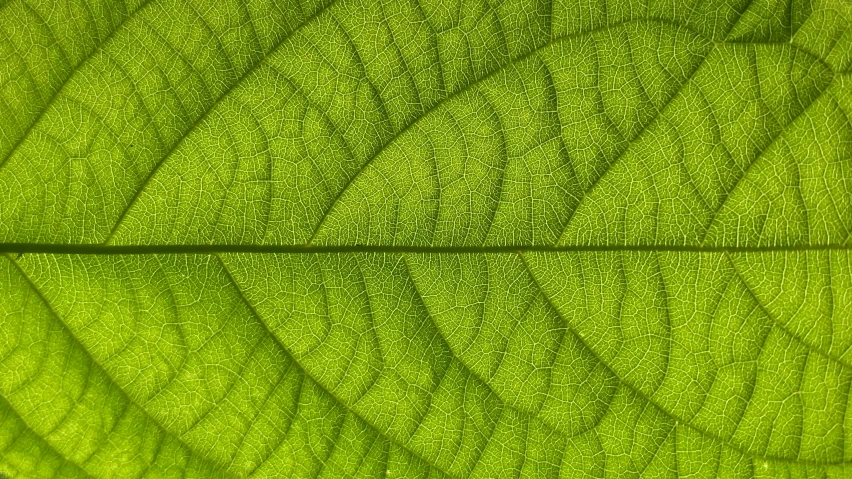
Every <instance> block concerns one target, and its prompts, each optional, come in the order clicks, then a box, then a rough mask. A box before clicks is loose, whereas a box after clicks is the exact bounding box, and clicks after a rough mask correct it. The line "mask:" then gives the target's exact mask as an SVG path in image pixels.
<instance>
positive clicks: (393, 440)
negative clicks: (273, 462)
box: [216, 255, 453, 479]
mask: <svg viewBox="0 0 852 479" xmlns="http://www.w3.org/2000/svg"><path fill="white" fill-rule="evenodd" d="M216 260H217V261H218V262H219V264H220V265H221V266H222V270H223V271H224V273H225V275H226V276H227V277H228V280H230V282H231V284H232V285H233V286H234V289H235V290H236V291H237V294H239V295H240V300H241V301H242V302H243V304H245V305H246V307H247V308H248V309H249V311H251V313H252V315H253V316H254V317H255V319H257V322H258V323H259V324H260V326H261V327H262V328H263V329H264V331H266V333H267V334H269V336H270V337H271V338H272V340H273V341H274V342H275V344H276V345H278V347H279V348H281V351H282V352H284V354H286V355H287V357H288V358H289V359H290V361H292V363H293V364H294V365H296V367H298V368H299V369H300V370H301V371H302V374H304V376H305V378H307V379H308V380H310V381H311V382H312V383H313V384H314V385H316V387H317V388H319V389H320V390H322V391H323V392H324V393H325V394H327V395H328V396H329V397H330V398H331V399H333V400H334V401H335V402H336V403H337V404H339V405H340V406H341V407H343V409H344V410H345V411H346V412H347V413H348V414H351V415H352V416H353V417H355V418H357V419H359V420H361V421H363V422H364V424H366V425H367V426H369V427H370V429H372V430H373V431H375V432H376V435H378V436H381V437H383V438H385V439H386V440H387V441H388V443H389V444H393V445H396V446H397V447H399V448H400V449H401V450H403V451H406V452H408V454H411V455H412V456H413V457H415V458H417V459H418V460H420V461H422V462H423V463H424V464H426V465H427V466H428V467H429V468H431V469H433V470H435V471H437V472H440V473H441V474H442V475H444V476H446V477H448V478H451V479H452V478H453V476H452V475H451V474H450V473H448V472H446V471H444V470H443V469H441V468H440V467H438V466H437V465H436V464H435V463H434V462H432V461H430V460H429V459H427V458H425V457H423V456H421V455H420V454H419V453H417V452H415V451H414V450H412V449H411V448H410V447H408V446H406V445H405V444H404V443H402V442H400V441H398V440H397V439H396V438H394V437H393V436H391V435H390V434H388V433H387V432H383V431H382V430H381V429H380V428H379V427H378V426H376V425H375V424H373V423H372V422H370V421H368V420H367V419H366V418H365V417H364V416H363V415H362V414H361V413H359V412H357V411H356V410H354V409H352V407H351V406H350V405H349V404H347V403H346V401H343V400H342V399H340V397H338V396H337V395H336V394H334V393H333V392H332V391H331V390H330V389H328V388H327V387H326V386H325V385H324V384H322V383H321V382H319V381H318V380H317V379H316V378H314V377H313V375H311V373H310V372H309V370H308V369H307V368H306V367H305V366H304V365H303V364H302V363H301V361H299V359H297V358H296V356H294V355H293V353H292V352H291V351H290V349H289V348H288V347H287V346H286V345H284V343H283V342H282V341H281V339H279V337H278V336H277V335H276V334H275V333H274V332H273V331H272V329H271V328H270V327H269V323H267V322H266V321H265V320H264V319H263V316H261V315H260V313H259V312H258V311H257V309H255V306H254V304H253V303H252V302H251V301H249V299H248V298H247V297H246V296H245V294H244V293H243V290H242V288H241V287H240V283H239V282H237V280H236V278H235V277H234V275H233V273H231V269H230V268H229V267H228V264H227V263H226V262H225V260H224V259H222V257H221V256H218V255H217V256H216Z"/></svg>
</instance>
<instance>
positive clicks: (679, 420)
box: [519, 255, 848, 467]
mask: <svg viewBox="0 0 852 479" xmlns="http://www.w3.org/2000/svg"><path fill="white" fill-rule="evenodd" d="M519 258H520V260H521V263H523V265H524V268H525V269H526V271H527V274H529V276H530V278H531V279H532V282H533V284H534V285H535V287H536V288H537V289H538V290H539V292H541V295H542V296H543V297H544V299H545V301H547V304H548V306H549V307H550V309H551V311H553V312H554V314H556V315H557V317H559V319H561V320H562V322H563V323H564V324H565V325H566V327H567V328H568V331H569V332H570V333H571V334H572V335H573V336H574V337H575V338H576V339H577V341H579V342H580V344H582V345H583V348H584V349H585V350H586V351H588V352H589V353H590V354H591V355H592V356H593V357H594V358H595V360H596V361H597V362H598V363H599V364H601V365H602V366H603V367H604V368H605V369H606V370H607V371H608V372H609V374H611V375H612V376H613V377H615V378H616V379H617V380H618V382H619V383H620V384H622V385H623V386H624V387H626V388H628V389H630V390H631V391H632V392H633V393H634V394H636V395H637V396H638V397H639V398H641V399H642V400H643V401H645V402H646V403H647V404H650V405H651V406H653V407H654V408H656V409H657V410H658V411H660V412H661V413H662V414H663V415H665V416H667V417H668V418H669V419H671V420H672V421H674V422H675V427H678V425H680V426H683V427H687V428H689V429H692V430H693V431H695V432H697V433H698V434H700V435H702V436H704V437H706V438H709V439H711V440H712V441H713V442H715V443H717V444H721V445H723V446H725V447H728V448H730V449H732V450H734V451H736V452H738V453H740V454H742V455H743V456H744V457H747V458H750V459H752V460H754V461H759V460H764V461H772V462H774V463H780V464H808V465H814V466H822V467H827V466H836V465H841V466H845V465H846V464H848V462H847V460H846V459H842V460H839V461H825V462H821V461H813V460H807V459H793V458H789V457H784V456H777V455H772V454H758V453H755V452H753V451H751V450H749V449H747V448H745V447H743V446H742V445H741V444H739V443H736V442H734V441H733V440H732V439H725V438H723V437H722V436H720V435H718V434H716V433H715V432H712V431H710V430H709V429H706V428H704V427H699V426H696V425H694V424H693V423H692V420H687V419H686V418H685V417H681V416H680V415H678V414H675V413H673V412H671V411H669V410H668V409H666V408H664V407H663V406H662V405H661V404H660V403H659V402H658V401H657V400H656V399H654V398H653V397H654V395H653V394H651V395H648V394H647V393H646V392H645V391H643V390H642V389H641V388H640V387H638V386H636V385H635V384H634V383H633V382H632V381H629V380H628V379H626V378H625V377H623V376H621V375H620V374H618V372H616V370H615V369H613V367H612V365H611V364H610V363H609V362H607V361H604V359H603V357H601V356H600V354H598V351H597V350H596V349H594V348H592V346H591V345H590V344H589V341H588V340H587V339H586V338H584V337H583V336H582V335H580V334H579V333H578V332H577V331H576V330H575V329H574V325H573V324H572V323H571V322H570V321H569V320H568V319H567V318H566V317H565V316H564V315H563V313H562V312H561V311H560V310H559V308H557V307H556V304H554V302H553V300H552V298H551V297H550V295H549V294H547V292H546V291H545V289H544V287H543V286H542V285H541V282H540V281H539V279H538V277H537V276H536V275H535V274H534V273H533V268H532V267H531V266H530V265H529V263H528V261H527V258H525V257H524V256H523V255H519Z"/></svg>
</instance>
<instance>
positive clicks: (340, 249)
mask: <svg viewBox="0 0 852 479" xmlns="http://www.w3.org/2000/svg"><path fill="white" fill-rule="evenodd" d="M607 251H637V252H652V253H725V254H737V253H772V252H782V253H783V252H805V251H852V244H821V245H820V244H818V245H788V246H698V245H566V246H548V245H541V246H536V245H505V246H382V245H327V246H322V245H304V244H301V245H252V244H223V245H213V244H162V245H160V244H154V245H116V246H108V245H102V244H45V243H0V253H10V254H15V253H18V254H24V253H42V254H95V255H97V254H103V255H110V254H112V255H134V254H135V255H144V254H215V253H288V254H323V253H431V254H483V253H484V254H488V253H490V254H500V253H583V252H588V253H594V252H607Z"/></svg>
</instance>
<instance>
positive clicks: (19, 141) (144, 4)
mask: <svg viewBox="0 0 852 479" xmlns="http://www.w3.org/2000/svg"><path fill="white" fill-rule="evenodd" d="M151 2H152V0H144V1H143V2H142V3H140V4H139V6H137V7H136V9H135V10H133V11H128V12H127V13H126V15H125V17H124V18H123V19H122V20H121V21H120V22H119V23H118V25H116V26H115V28H113V30H112V31H110V32H109V34H107V35H106V37H104V39H103V40H101V41H100V42H98V44H97V45H95V46H93V47H92V50H91V51H90V52H89V53H88V54H87V55H86V56H85V57H84V58H82V59H81V60H80V61H78V62H77V64H76V65H71V66H70V67H71V71H70V72H68V75H67V76H66V77H65V78H64V79H62V81H61V82H59V85H58V86H56V90H54V91H53V93H52V94H51V96H50V99H48V100H47V102H45V103H44V105H43V106H42V108H41V109H40V110H39V112H38V114H37V115H36V117H35V119H33V121H32V123H30V124H29V125H28V126H27V128H26V129H25V130H24V132H23V133H22V134H21V137H20V138H18V139H17V141H16V142H15V144H14V145H13V146H12V149H11V150H9V153H8V154H6V156H5V157H4V158H3V159H0V168H3V167H4V166H6V163H8V161H9V159H10V158H11V157H12V156H13V155H14V154H15V152H16V151H18V149H19V148H20V147H21V145H22V144H23V143H24V141H26V139H27V138H29V137H30V136H31V135H32V133H33V130H34V129H35V127H36V125H37V124H38V123H39V122H40V121H41V119H42V117H43V116H44V115H45V114H46V113H47V111H48V110H50V107H51V106H52V105H53V104H54V103H55V102H56V100H57V99H58V98H59V94H60V93H62V90H63V89H64V88H65V85H67V84H68V82H70V81H71V79H72V78H73V77H74V75H75V74H76V73H77V72H78V71H79V70H80V69H81V68H82V67H83V65H85V64H86V63H88V62H89V61H90V60H91V59H92V58H94V57H95V54H97V53H98V52H100V51H102V50H103V49H104V47H105V46H106V45H107V44H108V43H109V41H110V40H111V39H112V38H113V37H114V36H115V35H116V34H117V33H118V31H119V30H121V29H122V28H123V27H124V26H125V24H127V23H128V22H129V21H130V20H131V18H133V17H134V16H136V15H137V14H138V13H140V12H141V11H142V10H144V9H145V8H146V7H148V5H150V4H151ZM51 32H52V30H51Z"/></svg>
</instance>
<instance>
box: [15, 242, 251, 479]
mask: <svg viewBox="0 0 852 479" xmlns="http://www.w3.org/2000/svg"><path fill="white" fill-rule="evenodd" d="M6 259H7V260H8V261H9V263H11V266H12V269H13V270H14V271H16V272H17V274H18V275H20V277H21V278H22V279H23V280H24V283H25V284H26V285H27V286H28V287H29V288H30V289H31V290H32V292H33V293H34V294H35V295H36V297H37V298H38V299H39V301H41V303H42V304H43V305H44V307H45V308H46V309H47V311H48V312H49V313H50V315H51V316H52V317H53V319H54V320H55V321H56V324H57V325H58V326H59V328H60V330H61V331H62V332H63V333H64V334H66V335H67V336H68V337H69V338H70V339H71V341H72V342H73V343H74V344H76V345H77V347H79V348H80V350H81V351H82V353H83V354H84V355H85V357H86V359H88V360H89V361H91V363H92V364H93V365H94V367H95V368H96V369H98V370H99V371H100V373H101V374H103V375H104V376H105V377H106V378H107V379H108V380H109V381H110V383H111V384H113V385H115V387H116V388H117V389H118V391H119V393H120V394H121V395H122V396H123V397H124V399H125V400H126V401H127V402H128V403H129V405H131V406H133V407H135V408H136V409H138V410H139V412H141V413H142V414H143V415H144V416H145V418H146V419H147V420H149V421H151V423H152V424H153V425H155V426H156V427H157V429H159V431H160V432H161V433H162V434H163V435H164V436H170V437H171V438H173V439H174V440H175V441H176V442H177V444H178V445H179V446H180V447H181V448H182V449H184V451H186V453H187V459H189V458H193V457H194V458H195V459H196V460H198V461H199V462H200V463H202V464H203V465H205V466H207V467H209V468H210V469H212V470H213V471H216V472H217V473H220V474H221V475H222V477H225V478H236V476H234V475H233V474H232V473H230V472H229V471H228V469H227V465H225V464H221V463H218V462H216V461H214V460H212V459H210V458H209V457H207V456H206V455H204V454H201V453H200V452H198V451H196V450H195V449H193V448H192V447H191V446H190V445H189V444H188V443H187V442H186V441H184V439H183V438H182V437H181V435H179V434H175V433H173V432H172V431H171V430H169V429H168V428H166V427H165V425H164V424H163V423H162V422H161V421H160V419H158V418H157V417H155V416H154V415H152V414H151V413H150V412H149V411H148V410H147V409H145V408H143V407H142V405H141V404H140V403H139V402H138V401H136V399H134V398H133V396H131V395H130V394H129V393H127V392H126V391H125V390H124V389H123V388H122V387H121V386H119V384H118V382H116V380H115V379H114V378H113V376H112V375H111V374H110V373H109V372H108V371H107V370H106V368H104V366H103V365H102V364H101V363H100V362H99V361H98V360H97V359H96V358H95V356H93V355H92V353H91V351H89V349H88V348H86V346H85V344H84V343H83V341H81V340H80V338H79V337H77V335H76V334H74V331H73V330H72V329H71V328H70V327H69V326H68V323H67V322H66V319H65V318H64V317H62V316H61V315H60V314H59V312H57V311H56V310H55V309H54V308H53V304H52V303H51V302H50V301H48V300H47V297H46V296H45V295H44V293H42V291H41V288H39V287H38V285H37V284H36V282H35V281H33V279H32V278H31V277H30V275H29V274H27V272H26V270H24V268H23V267H21V265H20V264H19V263H18V262H17V261H15V259H14V258H12V257H11V256H9V255H6ZM25 424H27V423H26V422H25ZM27 427H30V425H29V424H27ZM107 440H109V438H107ZM100 447H102V445H101V446H99V448H100ZM156 460H157V458H156V457H154V458H153V459H151V462H149V464H151V463H153V462H155V461H156Z"/></svg>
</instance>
